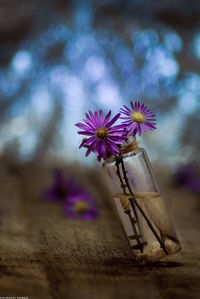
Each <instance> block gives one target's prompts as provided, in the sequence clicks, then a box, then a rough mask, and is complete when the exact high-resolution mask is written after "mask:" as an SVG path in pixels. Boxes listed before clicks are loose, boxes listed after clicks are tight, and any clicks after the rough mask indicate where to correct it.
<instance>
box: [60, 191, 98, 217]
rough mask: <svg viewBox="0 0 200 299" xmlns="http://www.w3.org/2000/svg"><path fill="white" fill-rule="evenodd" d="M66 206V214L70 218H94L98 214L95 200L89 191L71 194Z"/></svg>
mask: <svg viewBox="0 0 200 299" xmlns="http://www.w3.org/2000/svg"><path fill="white" fill-rule="evenodd" d="M64 208H65V213H66V216H67V217H68V218H70V219H77V220H93V219H94V218H96V217H97V216H98V210H97V208H96V206H95V202H94V201H93V199H92V198H91V196H90V194H88V193H87V192H82V193H79V194H71V195H70V196H69V197H68V199H67V201H66V203H65V206H64Z"/></svg>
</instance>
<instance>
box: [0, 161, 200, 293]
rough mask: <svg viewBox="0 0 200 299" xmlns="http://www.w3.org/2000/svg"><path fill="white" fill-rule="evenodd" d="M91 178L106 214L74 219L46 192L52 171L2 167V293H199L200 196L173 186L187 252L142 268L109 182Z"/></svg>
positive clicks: (173, 204) (174, 205)
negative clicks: (44, 197) (109, 191)
mask: <svg viewBox="0 0 200 299" xmlns="http://www.w3.org/2000/svg"><path fill="white" fill-rule="evenodd" d="M81 172H82V173H84V172H83V170H80V171H79V174H80V175H81ZM88 179H89V180H90V181H91V183H90V186H91V187H90V189H91V192H93V193H94V195H95V196H96V200H97V205H98V207H99V209H100V216H99V217H98V219H97V220H95V221H92V222H81V221H72V220H67V219H66V218H64V217H63V216H62V208H61V206H59V205H58V204H53V203H51V204H50V203H46V202H45V201H44V200H41V198H40V197H39V194H40V192H41V191H40V190H41V189H42V186H45V184H46V185H47V184H48V182H49V175H48V171H47V170H45V169H42V168H41V167H38V166H35V165H29V166H24V167H22V168H19V167H18V168H12V167H11V168H9V169H7V168H5V167H2V168H1V172H0V181H1V184H0V190H1V193H0V200H1V207H0V209H1V214H2V216H1V218H2V220H1V222H2V224H1V230H0V231H1V246H0V297H1V296H28V297H29V298H31V299H52V298H55V299H57V298H58V299H66V298H70V299H79V298H81V299H90V298H93V299H100V298H101V299H107V298H113V299H115V298H117V299H120V298H122V299H126V298H133V299H139V298H140V299H141V298H148V299H151V298H152V299H157V298H164V299H165V298H169V299H175V298H185V299H190V298H195V299H197V298H200V234H199V228H200V217H199V215H200V199H198V198H197V197H196V196H192V195H189V194H187V193H186V192H185V191H184V190H181V191H178V190H175V189H170V190H167V194H168V195H170V199H171V205H170V206H171V212H173V213H174V214H175V216H176V221H175V222H176V227H177V229H178V232H179V236H180V239H181V242H182V245H183V251H182V252H181V253H180V254H178V255H176V256H173V257H169V258H168V259H167V260H166V261H165V262H164V261H161V262H159V263H157V264H154V265H150V266H145V267H144V266H143V267H139V266H137V265H136V264H135V263H134V259H133V256H132V253H131V250H130V248H129V245H128V243H127V240H126V238H125V236H124V233H123V230H122V227H121V224H120V221H119V220H118V218H117V215H116V214H115V210H114V209H113V205H112V202H111V200H110V197H109V196H108V195H107V192H105V191H104V190H105V187H104V185H103V184H102V183H101V181H100V180H99V178H98V176H95V175H93V173H91V174H90V173H87V174H85V175H84V176H83V181H84V180H85V183H87V180H88Z"/></svg>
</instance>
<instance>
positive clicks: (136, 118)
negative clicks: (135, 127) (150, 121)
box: [131, 112, 145, 123]
mask: <svg viewBox="0 0 200 299" xmlns="http://www.w3.org/2000/svg"><path fill="white" fill-rule="evenodd" d="M131 117H132V119H133V120H134V121H135V122H137V123H143V122H144V120H145V118H144V114H142V113H141V112H133V113H132V114H131Z"/></svg>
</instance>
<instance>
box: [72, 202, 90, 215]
mask: <svg viewBox="0 0 200 299" xmlns="http://www.w3.org/2000/svg"><path fill="white" fill-rule="evenodd" d="M87 210H88V204H87V203H86V202H85V201H83V200H80V201H77V202H76V203H75V205H74V211H75V212H77V213H80V214H83V213H85V212H87Z"/></svg>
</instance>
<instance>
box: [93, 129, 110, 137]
mask: <svg viewBox="0 0 200 299" xmlns="http://www.w3.org/2000/svg"><path fill="white" fill-rule="evenodd" d="M107 135H108V129H107V128H104V127H103V128H99V129H97V130H96V137H97V138H99V139H102V138H105V137H107Z"/></svg>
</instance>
